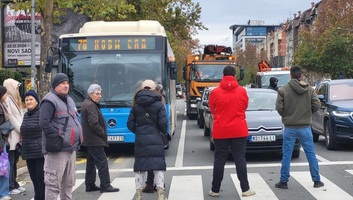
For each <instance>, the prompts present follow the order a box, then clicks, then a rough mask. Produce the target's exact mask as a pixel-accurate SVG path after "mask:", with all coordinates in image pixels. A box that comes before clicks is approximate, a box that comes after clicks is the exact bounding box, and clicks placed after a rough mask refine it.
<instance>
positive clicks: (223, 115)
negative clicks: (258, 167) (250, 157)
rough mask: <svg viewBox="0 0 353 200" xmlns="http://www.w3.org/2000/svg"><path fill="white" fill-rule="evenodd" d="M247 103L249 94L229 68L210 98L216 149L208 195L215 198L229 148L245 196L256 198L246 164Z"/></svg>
mask: <svg viewBox="0 0 353 200" xmlns="http://www.w3.org/2000/svg"><path fill="white" fill-rule="evenodd" d="M248 102H249V97H248V95H247V93H246V90H245V89H244V88H243V87H242V86H240V85H239V84H238V81H237V80H236V79H235V68H234V67H232V66H226V67H225V68H224V69H223V78H222V80H221V82H220V85H219V87H217V88H215V89H213V90H212V92H211V94H210V98H209V107H210V111H211V113H212V114H213V119H214V120H213V129H212V138H213V141H214V145H215V152H214V163H213V180H212V188H211V190H210V192H209V193H208V194H209V195H210V196H212V197H218V196H219V191H220V188H221V182H222V180H223V174H224V165H225V163H226V161H227V157H228V150H229V146H230V148H231V151H232V154H233V158H234V161H235V166H236V171H237V175H238V179H239V181H240V187H241V190H242V196H244V197H247V196H252V195H255V192H254V191H253V190H252V189H250V186H249V181H248V175H247V168H246V160H245V149H246V140H247V138H248V136H249V133H248V126H247V123H246V116H245V110H246V109H247V107H248Z"/></svg>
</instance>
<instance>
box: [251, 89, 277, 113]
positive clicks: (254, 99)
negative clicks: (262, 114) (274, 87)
mask: <svg viewBox="0 0 353 200" xmlns="http://www.w3.org/2000/svg"><path fill="white" fill-rule="evenodd" d="M248 96H249V106H248V109H247V111H254V110H275V103H276V98H277V93H275V92H265V91H263V92H261V91H259V90H256V91H248Z"/></svg>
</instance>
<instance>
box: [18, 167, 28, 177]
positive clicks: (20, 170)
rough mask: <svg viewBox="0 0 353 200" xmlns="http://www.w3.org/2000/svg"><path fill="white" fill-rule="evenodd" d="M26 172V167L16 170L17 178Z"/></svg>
mask: <svg viewBox="0 0 353 200" xmlns="http://www.w3.org/2000/svg"><path fill="white" fill-rule="evenodd" d="M26 172H28V169H27V166H26V167H22V168H20V169H17V176H18V175H22V174H24V173H26Z"/></svg>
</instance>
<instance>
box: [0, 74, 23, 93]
mask: <svg viewBox="0 0 353 200" xmlns="http://www.w3.org/2000/svg"><path fill="white" fill-rule="evenodd" d="M8 78H13V79H15V80H17V81H18V82H20V83H22V84H21V87H20V95H21V96H22V95H23V94H24V85H23V79H22V74H21V73H19V72H15V71H10V70H4V69H0V85H2V84H3V83H4V80H5V79H8Z"/></svg>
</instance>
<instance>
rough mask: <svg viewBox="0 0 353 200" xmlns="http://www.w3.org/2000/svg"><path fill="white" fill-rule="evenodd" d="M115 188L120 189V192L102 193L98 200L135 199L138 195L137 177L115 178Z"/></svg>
mask: <svg viewBox="0 0 353 200" xmlns="http://www.w3.org/2000/svg"><path fill="white" fill-rule="evenodd" d="M111 185H112V186H113V187H117V188H119V189H120V191H119V192H112V193H102V195H101V196H100V197H99V199H98V200H116V199H133V198H134V196H135V193H136V190H135V177H121V178H119V177H118V178H115V179H114V181H113V182H112V183H111Z"/></svg>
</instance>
